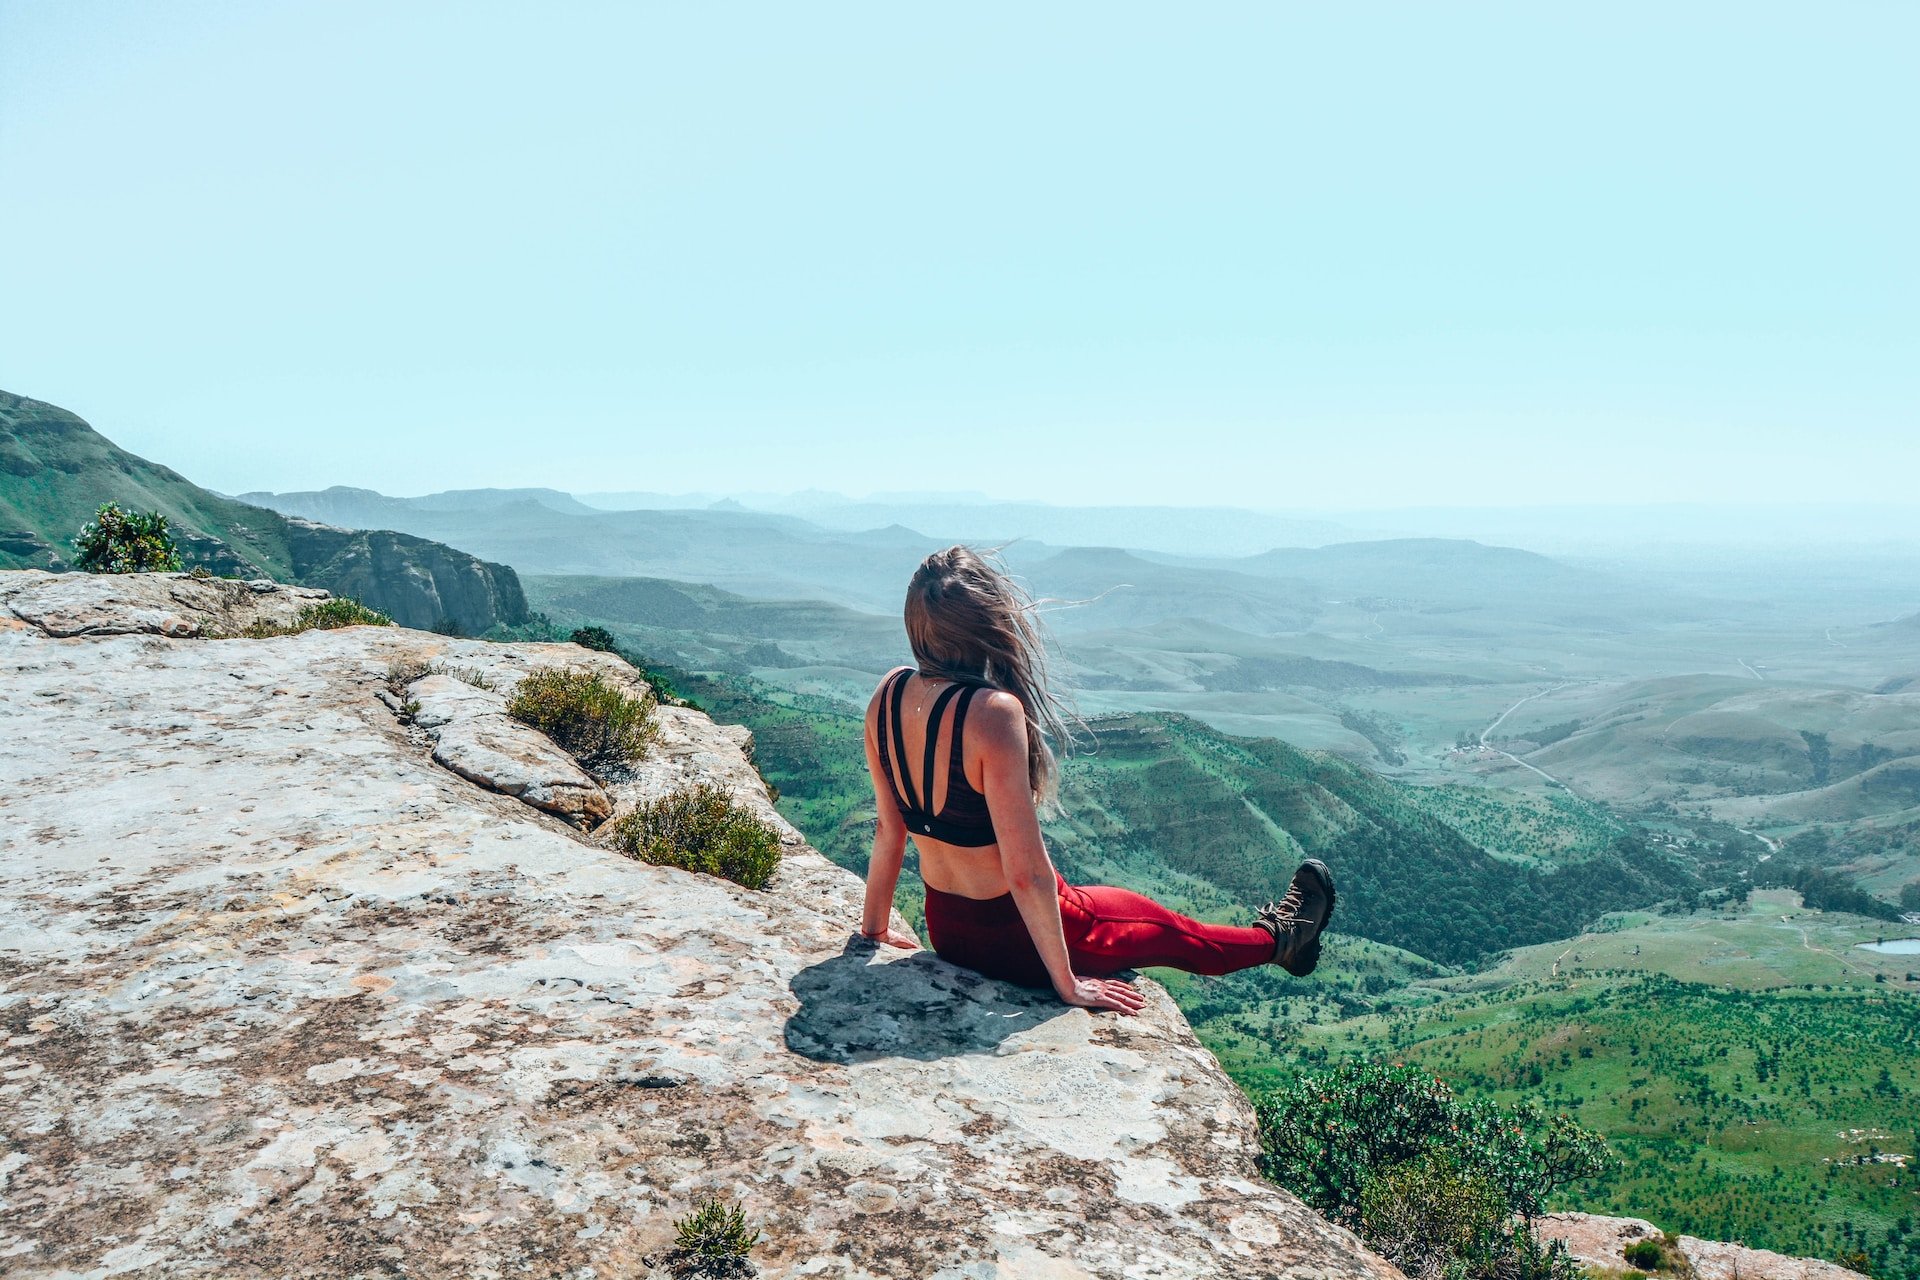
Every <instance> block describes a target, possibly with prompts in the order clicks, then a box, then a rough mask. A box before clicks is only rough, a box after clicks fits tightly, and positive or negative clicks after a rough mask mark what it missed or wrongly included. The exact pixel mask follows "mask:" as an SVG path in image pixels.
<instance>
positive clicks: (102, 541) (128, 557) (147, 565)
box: [73, 502, 180, 573]
mask: <svg viewBox="0 0 1920 1280" xmlns="http://www.w3.org/2000/svg"><path fill="white" fill-rule="evenodd" d="M73 546H74V550H75V551H77V552H79V554H78V555H77V556H75V557H74V566H75V567H76V568H79V569H83V570H85V571H86V572H88V573H178V572H179V571H180V550H179V548H178V547H176V546H174V543H173V535H172V534H170V533H168V532H167V518H166V517H165V516H163V515H161V514H160V513H159V512H158V511H125V510H122V509H121V507H120V504H119V503H117V502H106V503H102V504H101V505H100V508H99V509H98V510H97V511H95V512H94V513H93V519H91V520H89V521H87V523H86V524H84V525H82V526H81V527H80V532H79V534H78V535H77V536H76V537H75V538H74V540H73Z"/></svg>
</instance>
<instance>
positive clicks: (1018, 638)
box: [906, 546, 1081, 806]
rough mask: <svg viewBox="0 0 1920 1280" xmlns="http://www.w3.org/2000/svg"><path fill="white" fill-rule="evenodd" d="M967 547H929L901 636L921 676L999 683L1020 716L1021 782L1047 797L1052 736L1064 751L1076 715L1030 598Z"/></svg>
mask: <svg viewBox="0 0 1920 1280" xmlns="http://www.w3.org/2000/svg"><path fill="white" fill-rule="evenodd" d="M994 555H995V552H994V551H989V552H987V554H986V555H985V556H983V555H981V554H980V553H979V552H976V551H974V550H973V549H972V548H971V547H965V546H952V547H948V548H947V549H946V550H945V551H936V552H934V553H933V554H932V555H930V556H928V557H927V558H926V559H925V560H923V561H922V562H921V563H920V567H919V568H918V569H916V570H914V574H913V579H912V581H910V582H909V583H908V584H907V607H906V623H907V642H908V643H909V644H910V645H911V646H912V647H913V656H914V658H915V660H917V661H918V662H919V664H920V672H921V674H922V675H929V676H938V677H940V678H942V679H946V680H954V681H959V682H961V683H964V684H978V685H986V686H988V687H990V688H994V689H1001V690H1004V691H1006V692H1007V693H1011V694H1012V695H1013V696H1014V697H1016V698H1018V699H1020V705H1021V707H1022V708H1023V709H1024V710H1025V712H1026V719H1027V782H1028V785H1029V786H1031V787H1032V788H1033V798H1034V802H1035V803H1036V804H1039V805H1042V806H1046V805H1051V804H1053V803H1054V801H1055V799H1056V798H1057V797H1058V795H1059V789H1060V771H1059V766H1058V764H1057V763H1056V761H1055V758H1054V753H1053V751H1052V749H1051V748H1050V747H1049V746H1048V740H1049V739H1051V740H1052V741H1054V742H1057V743H1058V744H1059V745H1060V749H1061V750H1062V751H1063V752H1065V751H1068V750H1070V749H1071V747H1072V739H1071V736H1070V733H1069V731H1068V728H1067V725H1068V723H1069V722H1070V721H1071V722H1072V723H1074V724H1079V723H1081V721H1080V717H1079V716H1078V715H1077V714H1076V713H1075V712H1074V711H1073V710H1072V708H1071V707H1070V706H1069V705H1068V704H1067V703H1065V702H1064V701H1063V700H1062V699H1061V698H1060V697H1058V696H1057V695H1056V694H1055V692H1054V691H1053V689H1052V688H1051V686H1050V683H1049V680H1048V670H1047V655H1046V632H1045V630H1044V629H1043V628H1042V627H1041V625H1040V620H1039V618H1038V617H1037V616H1036V611H1035V606H1034V601H1033V600H1032V598H1031V597H1029V596H1028V595H1027V593H1026V592H1024V591H1022V590H1021V589H1020V588H1019V587H1018V586H1017V585H1015V583H1014V581H1013V579H1012V578H1010V577H1009V576H1008V575H1007V573H1006V570H1005V569H1004V568H1003V567H1002V566H1001V565H1000V564H999V563H998V562H997V558H996V559H994V560H990V559H988V557H989V556H994Z"/></svg>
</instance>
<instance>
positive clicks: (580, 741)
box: [507, 667, 659, 772]
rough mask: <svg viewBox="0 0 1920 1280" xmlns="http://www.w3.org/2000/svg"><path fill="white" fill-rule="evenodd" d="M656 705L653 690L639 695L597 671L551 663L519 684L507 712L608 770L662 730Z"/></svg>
mask: <svg viewBox="0 0 1920 1280" xmlns="http://www.w3.org/2000/svg"><path fill="white" fill-rule="evenodd" d="M653 707H654V698H653V695H652V694H651V693H647V694H645V695H643V696H641V697H638V698H636V697H634V696H633V695H632V694H630V693H628V692H627V691H626V690H625V689H622V688H621V687H620V686H618V685H616V684H614V683H613V682H612V681H610V680H608V679H607V678H606V677H605V676H603V675H601V674H600V673H599V672H597V671H584V670H581V669H579V668H577V667H549V668H547V669H545V670H543V671H535V672H533V673H532V674H530V675H527V676H525V677H523V678H522V679H521V681H520V683H519V684H517V685H515V686H514V689H513V697H512V698H510V699H509V700H508V701H507V714H508V715H510V716H512V717H513V718H514V719H516V720H519V721H522V722H523V723H525V724H530V725H532V726H533V727H534V728H536V729H538V730H540V732H542V733H544V734H546V735H547V736H548V737H549V738H552V739H553V740H554V742H555V743H557V744H558V745H559V746H560V748H561V749H562V750H564V751H566V752H568V753H569V754H570V755H572V756H573V757H574V758H576V759H577V760H579V761H580V762H581V763H582V764H584V765H586V766H587V768H588V769H589V770H592V771H594V772H603V771H605V770H606V769H608V768H610V767H614V766H618V765H622V764H627V763H629V762H631V761H633V760H637V759H639V758H640V757H641V756H642V755H644V754H646V750H647V746H648V744H650V743H651V742H652V741H653V740H654V738H655V736H656V735H657V734H658V733H659V727H658V726H657V725H656V724H655V723H654V719H653Z"/></svg>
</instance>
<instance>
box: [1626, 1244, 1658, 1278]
mask: <svg viewBox="0 0 1920 1280" xmlns="http://www.w3.org/2000/svg"><path fill="white" fill-rule="evenodd" d="M1622 1256H1624V1257H1625V1258H1626V1260H1627V1263H1628V1265H1629V1266H1635V1267H1638V1268H1640V1269H1641V1270H1642V1271H1658V1270H1659V1269H1660V1266H1661V1264H1662V1263H1663V1262H1664V1261H1665V1260H1666V1255H1665V1254H1664V1253H1662V1252H1661V1249H1660V1242H1659V1241H1657V1240H1636V1241H1634V1242H1633V1243H1632V1244H1630V1245H1628V1246H1627V1247H1626V1249H1625V1250H1623V1251H1622Z"/></svg>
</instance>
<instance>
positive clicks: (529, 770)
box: [389, 675, 613, 828]
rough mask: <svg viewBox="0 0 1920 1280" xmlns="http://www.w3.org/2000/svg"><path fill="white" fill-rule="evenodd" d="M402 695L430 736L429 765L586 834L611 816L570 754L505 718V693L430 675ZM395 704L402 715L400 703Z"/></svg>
mask: <svg viewBox="0 0 1920 1280" xmlns="http://www.w3.org/2000/svg"><path fill="white" fill-rule="evenodd" d="M405 696H406V698H407V700H408V701H409V702H411V703H412V704H413V708H414V709H412V710H411V712H410V713H411V714H412V716H413V722H414V723H415V724H417V725H419V726H420V727H421V728H422V729H424V730H425V731H426V732H427V733H428V734H429V735H430V736H431V737H432V738H433V759H434V763H436V764H439V765H444V766H445V767H446V768H448V769H451V770H452V771H453V772H455V773H457V774H459V775H460V776H461V777H463V778H465V779H466V780H467V781H468V782H472V783H476V784H478V785H480V786H483V787H487V788H490V789H491V790H494V791H498V792H500V793H501V794H502V795H509V796H512V797H514V798H515V799H516V800H523V801H525V802H526V803H527V804H530V805H532V806H533V807H534V808H536V809H544V810H546V811H547V812H548V813H552V814H557V815H558V816H560V817H562V818H565V819H566V820H567V821H569V822H572V823H574V824H576V825H578V826H581V827H585V828H592V827H595V826H597V825H599V824H600V823H601V822H603V821H605V820H606V817H607V815H608V814H610V813H612V812H613V802H612V801H611V800H609V799H608V798H607V793H606V791H605V790H604V789H602V787H601V786H600V784H599V783H598V782H595V781H594V780H593V778H592V777H591V776H589V775H588V773H587V771H586V770H585V769H582V768H581V767H580V766H579V765H578V764H577V763H575V761H574V759H573V757H572V756H570V755H568V754H567V753H566V752H564V751H562V750H561V749H560V748H558V747H556V746H554V745H553V742H552V741H551V740H550V739H549V738H548V737H547V735H546V734H544V733H541V732H539V731H538V730H536V729H531V728H529V727H528V726H526V725H524V724H521V723H520V722H519V721H518V720H515V719H513V718H511V717H510V716H508V715H507V699H506V696H505V695H504V694H501V693H498V692H496V691H494V690H492V689H482V688H477V687H475V686H474V685H472V684H470V683H468V682H467V681H465V680H460V679H457V678H455V677H453V676H448V675H429V676H426V677H424V678H422V679H419V680H415V681H413V682H412V683H410V684H409V685H408V686H407V687H406V690H405ZM389 705H393V704H392V703H389ZM399 706H400V709H401V710H402V711H408V710H409V708H408V706H407V703H405V702H402V703H400V704H399Z"/></svg>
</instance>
